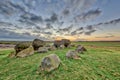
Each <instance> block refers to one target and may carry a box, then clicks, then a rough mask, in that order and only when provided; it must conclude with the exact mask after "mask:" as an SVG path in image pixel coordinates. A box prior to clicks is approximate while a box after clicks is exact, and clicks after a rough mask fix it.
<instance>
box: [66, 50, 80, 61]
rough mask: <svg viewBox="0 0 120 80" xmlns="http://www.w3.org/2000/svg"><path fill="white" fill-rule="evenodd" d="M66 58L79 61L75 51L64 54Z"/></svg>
mask: <svg viewBox="0 0 120 80" xmlns="http://www.w3.org/2000/svg"><path fill="white" fill-rule="evenodd" d="M66 57H67V58H68V59H80V56H79V55H78V53H77V52H76V51H71V50H70V51H68V52H67V53H66Z"/></svg>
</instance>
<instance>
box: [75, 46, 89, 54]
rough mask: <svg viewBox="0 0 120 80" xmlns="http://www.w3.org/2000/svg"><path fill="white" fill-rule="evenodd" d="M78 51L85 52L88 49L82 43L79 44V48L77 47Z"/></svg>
mask: <svg viewBox="0 0 120 80" xmlns="http://www.w3.org/2000/svg"><path fill="white" fill-rule="evenodd" d="M76 51H77V52H78V53H83V52H84V51H87V49H86V48H85V47H83V46H81V45H78V46H77V48H76Z"/></svg>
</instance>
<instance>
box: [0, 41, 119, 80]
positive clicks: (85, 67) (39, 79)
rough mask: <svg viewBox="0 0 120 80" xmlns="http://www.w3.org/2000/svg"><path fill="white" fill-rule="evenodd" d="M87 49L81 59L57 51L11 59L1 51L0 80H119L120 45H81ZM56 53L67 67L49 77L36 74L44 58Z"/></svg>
mask: <svg viewBox="0 0 120 80" xmlns="http://www.w3.org/2000/svg"><path fill="white" fill-rule="evenodd" d="M75 44H82V45H83V46H85V47H86V48H87V52H85V54H80V56H81V59H80V60H74V59H66V57H65V54H66V52H67V51H68V50H74V49H75V48H71V49H62V50H60V49H57V50H55V51H49V52H48V53H46V54H34V55H31V56H29V57H26V58H8V57H7V56H8V54H9V53H10V52H11V51H12V50H4V51H1V50H0V80H22V79H23V80H92V79H93V80H120V46H119V44H120V42H105V43H104V42H78V43H75ZM52 53H55V54H57V55H58V56H59V57H60V59H61V60H62V63H63V64H64V65H62V66H60V67H59V68H58V69H56V70H55V71H53V72H51V73H49V74H44V75H43V74H37V69H38V67H39V65H40V62H41V60H42V58H43V57H44V56H46V55H48V54H52Z"/></svg>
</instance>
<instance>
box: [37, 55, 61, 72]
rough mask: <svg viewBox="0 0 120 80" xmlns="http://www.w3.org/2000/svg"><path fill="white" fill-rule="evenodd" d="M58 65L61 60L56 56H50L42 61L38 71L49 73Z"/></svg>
mask: <svg viewBox="0 0 120 80" xmlns="http://www.w3.org/2000/svg"><path fill="white" fill-rule="evenodd" d="M60 63H61V60H60V58H59V57H58V56H57V55H56V54H50V55H48V56H46V57H44V58H43V59H42V61H41V65H40V67H39V68H40V69H39V70H43V71H47V72H50V71H52V70H55V69H56V68H58V67H59V65H60Z"/></svg>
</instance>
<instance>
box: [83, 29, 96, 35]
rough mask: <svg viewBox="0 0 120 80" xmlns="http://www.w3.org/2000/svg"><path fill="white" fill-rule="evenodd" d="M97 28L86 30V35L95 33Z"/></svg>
mask: <svg viewBox="0 0 120 80" xmlns="http://www.w3.org/2000/svg"><path fill="white" fill-rule="evenodd" d="M95 31H96V30H90V31H87V32H84V34H85V35H91V34H92V33H94V32H95Z"/></svg>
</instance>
